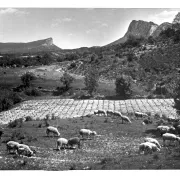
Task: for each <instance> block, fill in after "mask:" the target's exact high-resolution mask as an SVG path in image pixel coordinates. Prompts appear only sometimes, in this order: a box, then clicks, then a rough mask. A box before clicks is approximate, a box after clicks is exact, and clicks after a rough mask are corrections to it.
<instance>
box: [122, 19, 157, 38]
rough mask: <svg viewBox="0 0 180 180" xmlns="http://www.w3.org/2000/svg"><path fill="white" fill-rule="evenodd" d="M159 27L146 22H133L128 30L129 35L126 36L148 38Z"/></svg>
mask: <svg viewBox="0 0 180 180" xmlns="http://www.w3.org/2000/svg"><path fill="white" fill-rule="evenodd" d="M157 27H158V25H157V24H155V23H153V22H146V21H142V20H139V21H136V20H133V21H132V22H131V23H130V25H129V28H128V31H127V33H126V34H125V36H127V37H128V36H129V35H133V36H135V37H144V38H148V37H149V36H150V35H151V34H152V33H153V32H154V31H155V30H156V28H157Z"/></svg>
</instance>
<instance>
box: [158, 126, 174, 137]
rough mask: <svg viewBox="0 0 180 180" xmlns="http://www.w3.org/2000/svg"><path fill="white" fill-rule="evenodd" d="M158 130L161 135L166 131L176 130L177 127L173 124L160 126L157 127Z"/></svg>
mask: <svg viewBox="0 0 180 180" xmlns="http://www.w3.org/2000/svg"><path fill="white" fill-rule="evenodd" d="M157 130H158V131H159V132H160V134H161V136H162V135H163V134H164V133H167V132H175V130H176V129H175V128H174V127H173V126H170V127H169V126H158V127H157Z"/></svg>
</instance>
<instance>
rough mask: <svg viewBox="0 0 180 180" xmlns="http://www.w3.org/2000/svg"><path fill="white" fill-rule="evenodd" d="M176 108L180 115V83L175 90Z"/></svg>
mask: <svg viewBox="0 0 180 180" xmlns="http://www.w3.org/2000/svg"><path fill="white" fill-rule="evenodd" d="M174 102H175V104H174V108H176V110H177V113H178V114H180V113H179V112H180V83H178V84H177V86H176V88H175V90H174Z"/></svg>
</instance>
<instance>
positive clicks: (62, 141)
mask: <svg viewBox="0 0 180 180" xmlns="http://www.w3.org/2000/svg"><path fill="white" fill-rule="evenodd" d="M56 144H57V149H58V150H60V148H61V147H63V148H65V147H66V146H67V144H68V140H67V139H65V138H59V139H58V140H57V142H56Z"/></svg>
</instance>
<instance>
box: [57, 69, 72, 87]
mask: <svg viewBox="0 0 180 180" xmlns="http://www.w3.org/2000/svg"><path fill="white" fill-rule="evenodd" d="M60 81H61V82H62V83H63V84H64V85H65V89H66V90H68V89H69V88H70V84H71V83H72V82H73V81H74V78H73V77H72V76H71V75H69V74H68V73H66V72H65V73H64V74H63V76H62V77H61V78H60Z"/></svg>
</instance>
